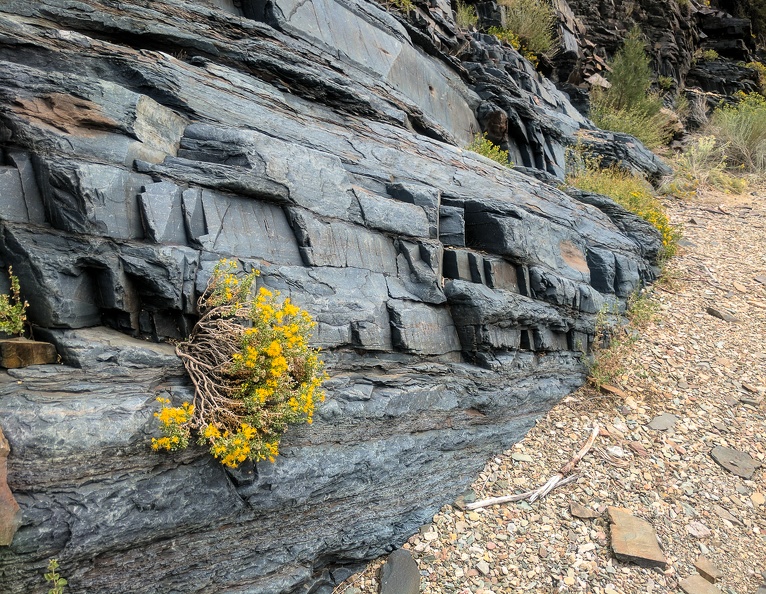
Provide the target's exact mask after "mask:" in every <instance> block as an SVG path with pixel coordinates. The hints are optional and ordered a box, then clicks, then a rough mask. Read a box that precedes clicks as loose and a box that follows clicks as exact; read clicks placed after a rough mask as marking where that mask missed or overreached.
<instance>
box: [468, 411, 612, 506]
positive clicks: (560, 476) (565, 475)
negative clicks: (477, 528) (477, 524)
mask: <svg viewBox="0 0 766 594" xmlns="http://www.w3.org/2000/svg"><path fill="white" fill-rule="evenodd" d="M599 431H600V428H599V425H598V423H596V424H594V425H593V430H592V431H591V434H590V437H588V440H587V441H586V442H585V445H583V447H582V448H580V451H579V452H577V453H576V454H575V455H574V457H573V458H572V459H571V460H570V461H569V462H567V463H566V464H565V465H564V466H562V467H561V470H559V471H558V472H557V473H556V474H555V475H553V476H552V477H551V478H549V479H548V481H547V482H546V483H545V484H544V485H542V486H541V487H538V488H537V489H534V490H533V491H527V492H526V493H518V494H516V495H505V496H502V497H493V498H491V499H482V500H481V501H476V502H474V503H469V504H468V505H466V506H465V507H466V509H470V510H473V509H479V508H481V507H487V506H489V505H497V504H499V503H507V502H510V501H521V500H522V499H527V500H528V501H529V502H530V503H533V502H535V501H536V500H538V499H542V498H543V497H545V496H546V495H548V493H550V492H551V491H553V490H554V489H557V488H558V487H561V486H563V485H566V484H569V483H571V482H572V481H574V480H576V479H577V476H576V475H571V473H572V471H573V470H574V468H575V466H577V464H579V462H580V460H582V459H583V456H585V454H587V453H588V451H589V450H590V449H591V448H592V447H593V444H594V443H595V441H596V437H598V433H599ZM570 475H571V476H570Z"/></svg>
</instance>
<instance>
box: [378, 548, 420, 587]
mask: <svg viewBox="0 0 766 594" xmlns="http://www.w3.org/2000/svg"><path fill="white" fill-rule="evenodd" d="M418 592H420V570H419V569H418V564H417V563H415V560H414V559H413V558H412V555H411V554H410V552H409V551H405V550H404V549H397V550H395V551H394V552H393V553H391V554H390V555H389V556H388V559H386V562H385V563H384V564H383V566H382V567H381V568H380V594H418Z"/></svg>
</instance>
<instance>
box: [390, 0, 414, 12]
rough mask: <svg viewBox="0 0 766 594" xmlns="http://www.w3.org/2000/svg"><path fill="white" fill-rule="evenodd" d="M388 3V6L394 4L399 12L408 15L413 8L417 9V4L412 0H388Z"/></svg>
mask: <svg viewBox="0 0 766 594" xmlns="http://www.w3.org/2000/svg"><path fill="white" fill-rule="evenodd" d="M386 4H387V5H388V6H393V7H394V8H396V9H397V10H399V12H401V13H404V14H405V15H407V14H408V13H409V12H410V11H411V10H414V9H415V5H414V4H413V3H412V0H386Z"/></svg>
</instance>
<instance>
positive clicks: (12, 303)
mask: <svg viewBox="0 0 766 594" xmlns="http://www.w3.org/2000/svg"><path fill="white" fill-rule="evenodd" d="M8 276H9V277H10V279H11V292H10V294H9V295H0V332H6V333H8V334H23V332H24V322H26V321H27V314H26V310H27V307H29V303H27V302H26V301H22V300H21V294H20V291H21V286H20V285H19V279H18V277H16V276H14V275H13V268H12V267H10V266H9V267H8Z"/></svg>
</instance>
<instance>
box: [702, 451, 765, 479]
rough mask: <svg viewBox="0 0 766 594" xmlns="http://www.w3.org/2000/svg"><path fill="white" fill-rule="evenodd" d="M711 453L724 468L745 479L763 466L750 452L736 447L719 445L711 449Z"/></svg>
mask: <svg viewBox="0 0 766 594" xmlns="http://www.w3.org/2000/svg"><path fill="white" fill-rule="evenodd" d="M710 455H711V456H713V460H715V461H716V462H718V464H720V465H721V466H722V467H723V468H725V469H726V470H728V471H729V472H731V473H733V474H736V475H737V476H741V477H742V478H744V479H749V478H750V477H752V476H753V473H754V472H755V471H756V470H757V469H758V468H759V467H760V466H761V464H760V462H757V461H756V460H754V459H753V458H752V457H751V456H750V454H746V453H745V452H740V451H739V450H735V449H734V448H725V447H723V446H717V447H715V448H713V449H712V450H711V452H710Z"/></svg>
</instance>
